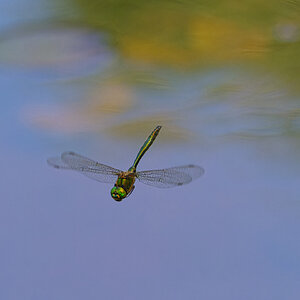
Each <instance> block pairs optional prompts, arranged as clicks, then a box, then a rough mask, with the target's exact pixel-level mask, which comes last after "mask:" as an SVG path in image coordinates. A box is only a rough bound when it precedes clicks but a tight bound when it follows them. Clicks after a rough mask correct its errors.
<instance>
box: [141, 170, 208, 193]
mask: <svg viewBox="0 0 300 300" xmlns="http://www.w3.org/2000/svg"><path fill="white" fill-rule="evenodd" d="M203 174H204V169H203V168H202V167H199V166H195V165H186V166H180V167H173V168H168V169H161V170H150V171H141V172H137V178H138V179H139V180H140V181H141V182H142V183H145V184H148V185H152V186H155V187H159V188H170V187H174V186H179V185H183V184H187V183H189V182H191V181H192V180H194V179H196V178H198V177H200V176H201V175H203Z"/></svg>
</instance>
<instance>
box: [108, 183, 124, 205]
mask: <svg viewBox="0 0 300 300" xmlns="http://www.w3.org/2000/svg"><path fill="white" fill-rule="evenodd" d="M110 194H111V196H112V197H113V199H114V200H116V201H122V200H123V199H124V198H125V197H126V196H127V193H126V191H125V190H124V189H123V188H122V187H120V186H114V187H113V188H112V189H111V191H110Z"/></svg>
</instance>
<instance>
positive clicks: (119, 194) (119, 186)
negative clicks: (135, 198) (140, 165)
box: [110, 171, 136, 201]
mask: <svg viewBox="0 0 300 300" xmlns="http://www.w3.org/2000/svg"><path fill="white" fill-rule="evenodd" d="M135 174H136V173H135V172H132V171H126V172H121V173H120V174H119V176H118V179H117V182H116V183H115V186H114V187H113V188H112V189H111V191H110V194H111V196H112V198H113V199H114V200H116V201H122V200H123V199H124V198H126V197H127V196H128V195H130V193H131V192H132V191H133V189H134V182H135V176H136V175H135Z"/></svg>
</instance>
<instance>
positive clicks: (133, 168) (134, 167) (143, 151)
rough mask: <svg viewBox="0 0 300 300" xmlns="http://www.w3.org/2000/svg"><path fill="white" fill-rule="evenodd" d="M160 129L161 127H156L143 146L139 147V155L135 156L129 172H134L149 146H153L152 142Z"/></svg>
mask: <svg viewBox="0 0 300 300" xmlns="http://www.w3.org/2000/svg"><path fill="white" fill-rule="evenodd" d="M160 129H161V126H157V127H156V128H155V129H154V130H153V131H152V132H151V134H150V135H149V137H148V138H147V140H146V141H145V143H144V144H143V146H142V147H141V149H140V151H139V153H138V154H137V156H136V159H135V160H134V163H133V165H132V167H131V168H130V169H129V170H135V169H136V167H137V165H138V163H139V162H140V160H141V158H142V157H143V155H144V154H145V153H146V151H147V150H148V149H149V148H150V146H151V145H152V144H153V142H154V140H155V139H156V137H157V135H158V133H159V131H160Z"/></svg>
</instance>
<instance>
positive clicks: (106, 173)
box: [47, 152, 121, 183]
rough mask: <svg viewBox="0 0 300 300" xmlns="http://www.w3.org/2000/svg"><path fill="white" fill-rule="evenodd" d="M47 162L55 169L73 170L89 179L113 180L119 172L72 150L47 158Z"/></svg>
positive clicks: (107, 181)
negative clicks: (59, 155)
mask: <svg viewBox="0 0 300 300" xmlns="http://www.w3.org/2000/svg"><path fill="white" fill-rule="evenodd" d="M47 162H48V164H49V165H51V166H52V167H55V168H57V169H66V170H75V171H78V172H80V173H82V174H83V175H85V176H87V177H89V178H91V179H94V180H97V181H100V182H106V183H112V182H115V181H116V180H117V178H118V174H119V173H120V172H121V170H118V169H115V168H112V167H110V166H107V165H103V164H100V163H98V162H96V161H94V160H92V159H89V158H87V157H84V156H82V155H79V154H76V153H74V152H64V153H63V154H62V155H61V157H52V158H49V159H48V160H47Z"/></svg>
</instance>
